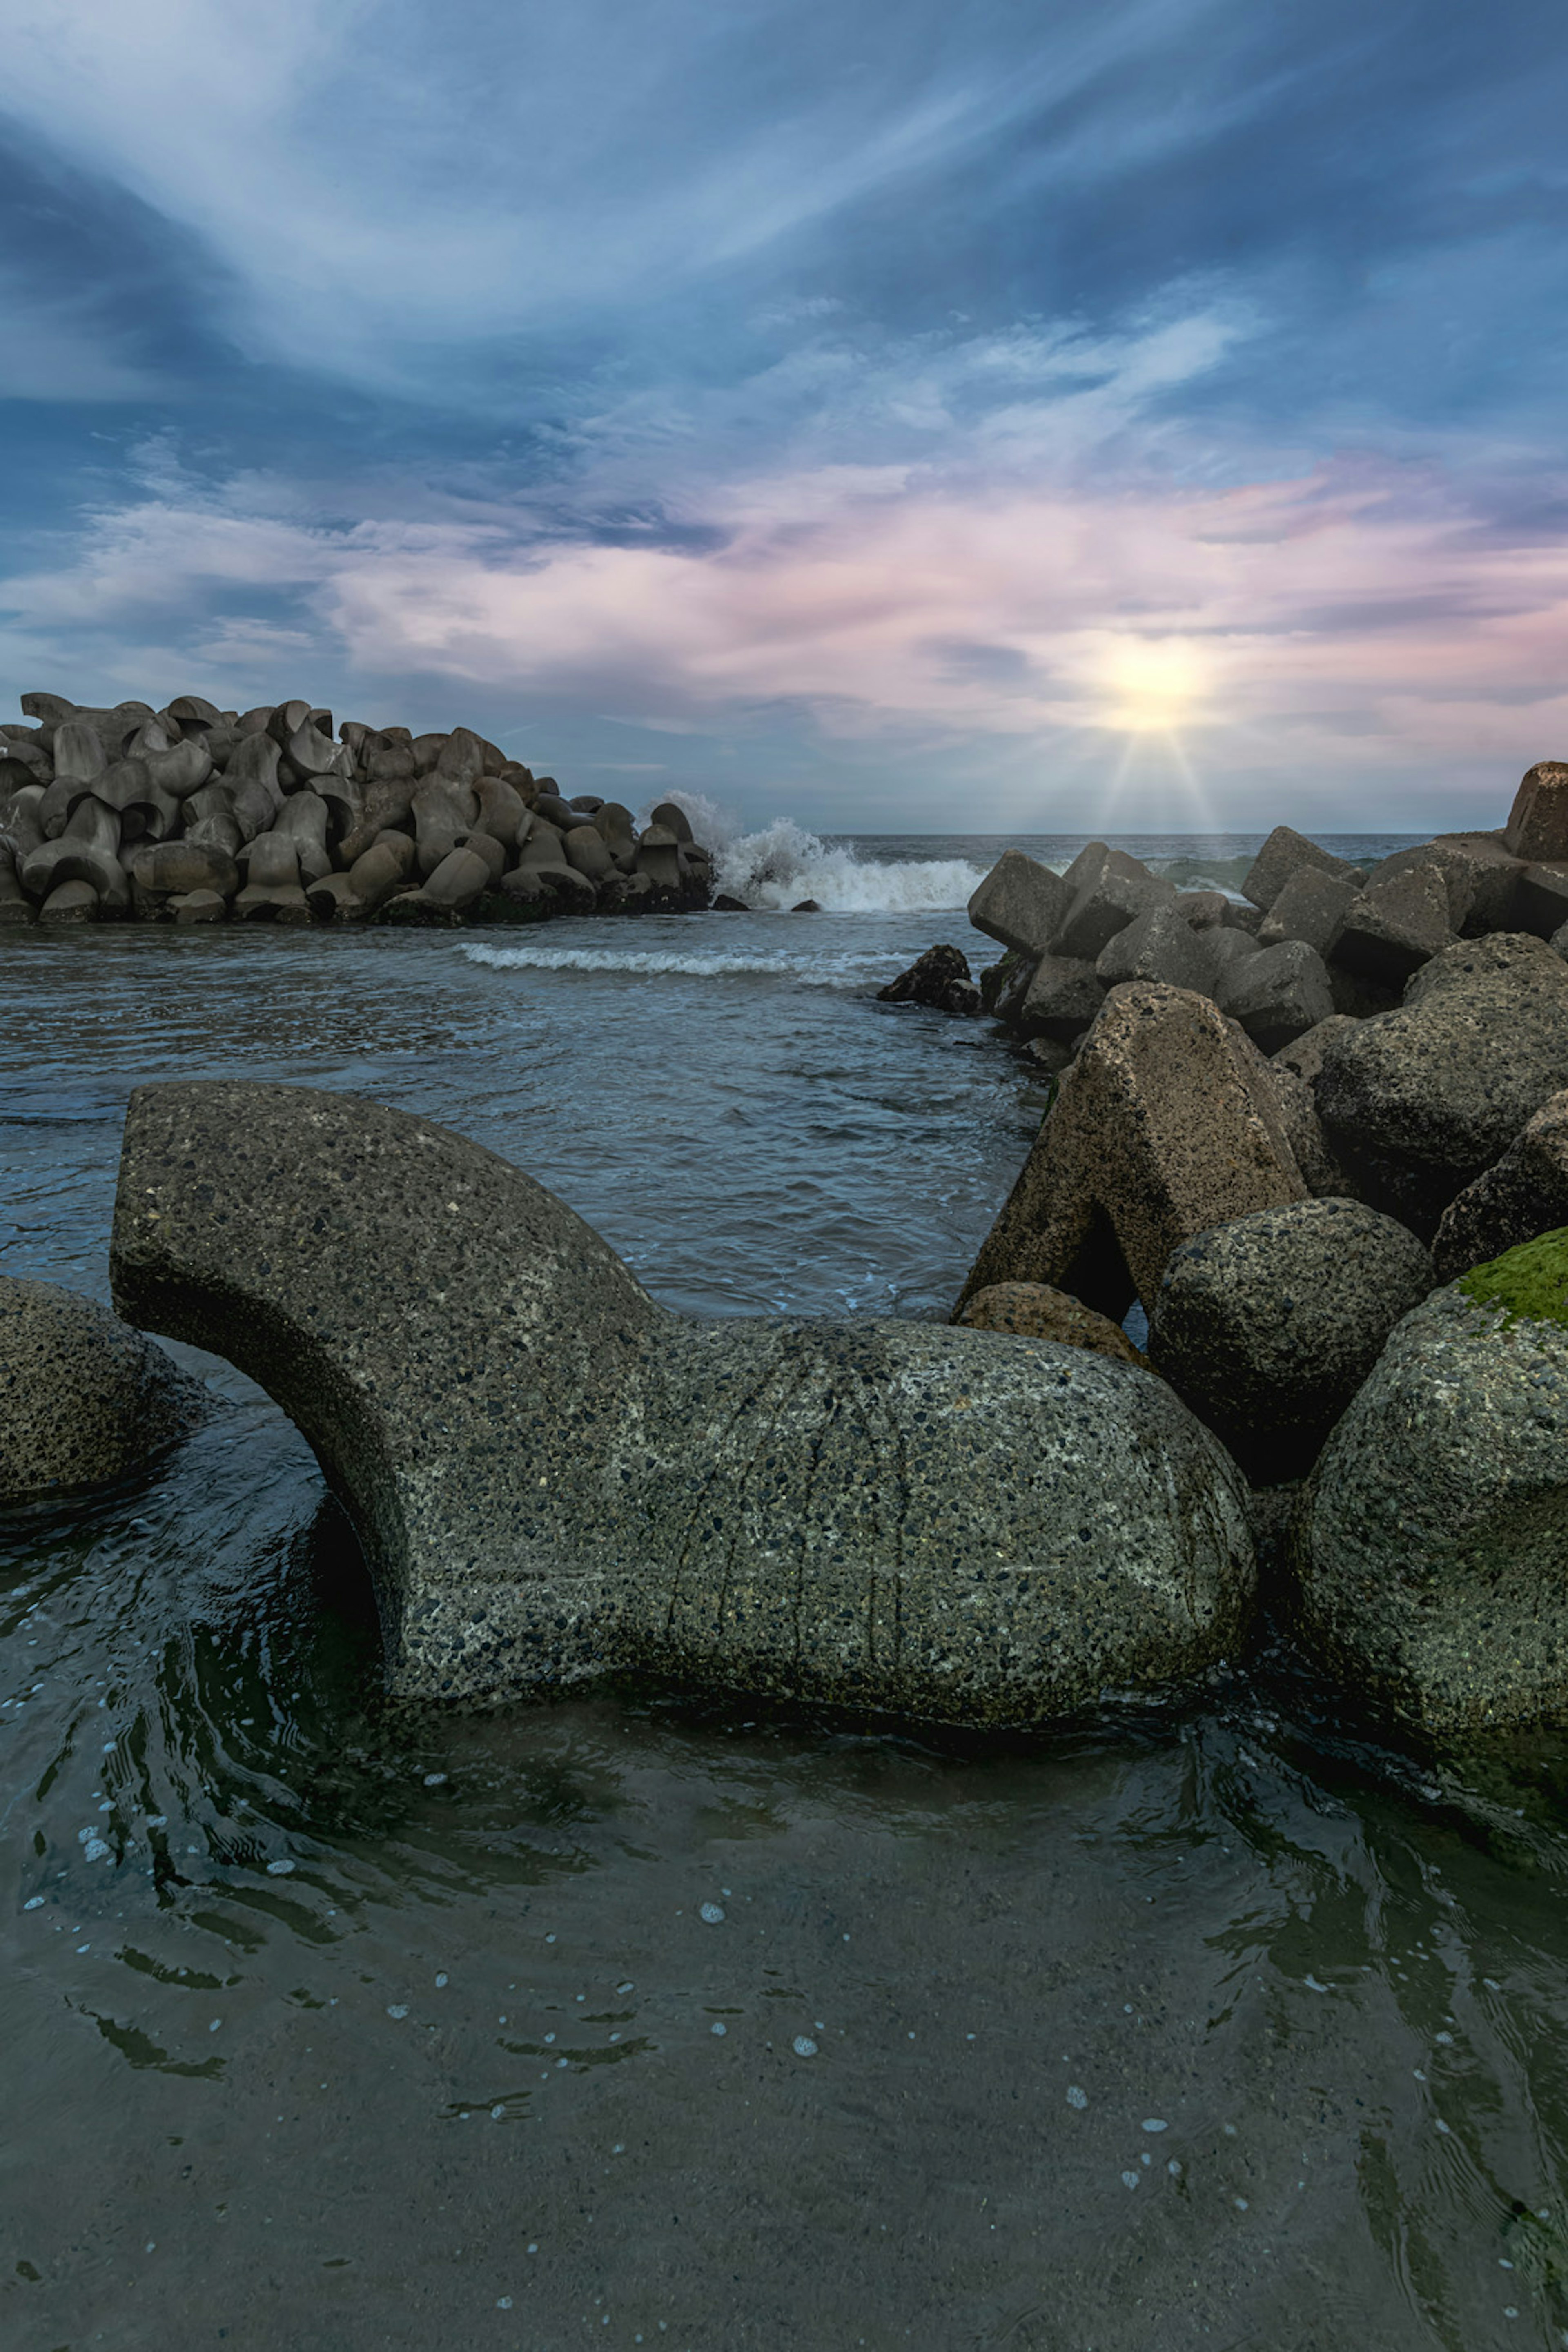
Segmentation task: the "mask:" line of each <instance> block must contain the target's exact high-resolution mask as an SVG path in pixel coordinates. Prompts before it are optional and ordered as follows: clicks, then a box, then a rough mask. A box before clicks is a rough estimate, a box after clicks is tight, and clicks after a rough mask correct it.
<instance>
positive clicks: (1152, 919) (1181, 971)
mask: <svg viewBox="0 0 1568 2352" xmlns="http://www.w3.org/2000/svg"><path fill="white" fill-rule="evenodd" d="M1213 970H1214V963H1213V959H1212V957H1211V956H1210V953H1209V950H1208V944H1207V936H1206V933H1204V932H1199V931H1196V930H1194V929H1193V926H1192V925H1191V923H1189V922H1188V920H1187V919H1186V917H1185V915H1184V912H1183V910H1182V908H1181V907H1180V905H1179V903H1178V901H1177V900H1175V899H1174V898H1172V899H1170V900H1168V901H1166V902H1165V903H1163V904H1161V905H1157V906H1153V907H1147V908H1144V910H1143V912H1142V914H1141V915H1134V916H1133V918H1132V920H1131V922H1130V923H1128V924H1127V925H1125V926H1124V928H1123V929H1121V930H1120V931H1118V932H1117V933H1116V934H1115V935H1114V937H1113V938H1111V939H1109V940H1107V941H1106V943H1105V945H1104V947H1102V948H1101V950H1100V953H1099V955H1098V956H1097V957H1096V959H1095V965H1094V971H1095V977H1096V979H1098V980H1100V981H1101V982H1103V983H1104V985H1105V986H1106V987H1107V988H1110V987H1113V986H1114V985H1115V984H1116V982H1118V981H1123V980H1163V981H1165V982H1169V984H1170V986H1171V987H1172V988H1195V989H1196V990H1197V991H1198V992H1199V993H1200V995H1205V996H1206V995H1207V994H1208V993H1209V992H1210V980H1211V976H1212V973H1213Z"/></svg>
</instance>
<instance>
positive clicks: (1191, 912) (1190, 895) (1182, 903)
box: [1171, 890, 1230, 931]
mask: <svg viewBox="0 0 1568 2352" xmlns="http://www.w3.org/2000/svg"><path fill="white" fill-rule="evenodd" d="M1171 903H1172V905H1173V907H1174V908H1175V909H1176V911H1177V913H1178V914H1179V915H1180V916H1181V918H1182V920H1183V921H1184V923H1190V924H1191V925H1192V927H1193V929H1194V931H1210V930H1214V929H1216V928H1217V927H1218V926H1219V925H1220V924H1222V923H1223V922H1224V921H1225V919H1226V909H1227V908H1228V906H1229V904H1230V901H1229V900H1228V899H1227V898H1226V895H1225V892H1224V891H1223V890H1178V891H1177V893H1176V895H1175V898H1173V900H1172V902H1171Z"/></svg>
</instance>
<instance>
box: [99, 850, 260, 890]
mask: <svg viewBox="0 0 1568 2352" xmlns="http://www.w3.org/2000/svg"><path fill="white" fill-rule="evenodd" d="M127 863H128V865H129V867H130V870H131V874H132V878H133V880H134V881H135V884H136V887H137V888H138V890H140V891H142V892H143V893H144V894H145V895H146V896H147V897H148V898H184V897H187V896H188V895H189V894H190V892H191V891H193V890H207V891H215V892H216V894H217V896H218V897H219V898H233V896H234V894H235V892H236V891H237V889H238V887H239V868H238V866H237V865H236V864H235V861H234V859H233V858H232V857H231V856H229V855H228V853H227V851H226V850H224V849H219V848H216V847H214V846H213V845H211V844H210V843H206V842H194V841H190V840H185V841H157V842H148V843H146V844H142V843H138V844H137V845H136V847H135V848H134V849H133V850H132V851H131V852H130V854H129V857H128V860H127Z"/></svg>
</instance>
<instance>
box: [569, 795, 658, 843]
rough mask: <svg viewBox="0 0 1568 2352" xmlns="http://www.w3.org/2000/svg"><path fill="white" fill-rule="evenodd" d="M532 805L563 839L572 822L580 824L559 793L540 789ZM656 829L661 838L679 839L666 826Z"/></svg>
mask: <svg viewBox="0 0 1568 2352" xmlns="http://www.w3.org/2000/svg"><path fill="white" fill-rule="evenodd" d="M533 805H534V808H535V810H536V812H537V814H538V815H539V816H540V818H541V819H542V822H543V823H544V824H552V825H553V826H554V827H555V830H556V832H557V833H558V834H560V835H561V836H562V838H563V840H564V838H565V836H566V835H567V834H569V833H570V832H571V830H572V828H573V826H574V824H581V823H582V818H581V816H580V815H579V814H578V812H577V810H576V809H574V807H573V806H572V803H571V802H570V801H563V799H562V797H561V795H560V793H557V792H548V793H547V792H541V793H540V794H539V796H538V798H537V799H536V801H535V802H534V803H533ZM652 830H653V828H652V827H651V826H650V827H649V831H650V832H651V831H652ZM658 831H659V835H660V837H661V838H668V840H669V841H671V842H675V841H677V840H678V839H679V836H678V835H676V834H674V833H670V832H669V831H668V827H667V826H663V825H661V826H660V827H659V828H658Z"/></svg>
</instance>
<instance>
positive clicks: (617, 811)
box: [594, 801, 637, 871]
mask: <svg viewBox="0 0 1568 2352" xmlns="http://www.w3.org/2000/svg"><path fill="white" fill-rule="evenodd" d="M594 824H595V830H596V831H597V832H598V833H599V834H601V835H603V837H604V840H605V845H606V846H607V847H608V849H609V851H610V854H611V856H614V857H615V858H616V862H617V864H619V865H620V866H621V867H622V870H623V871H625V870H626V869H627V868H628V867H629V866H631V864H632V862H633V860H634V858H635V857H636V855H637V833H636V830H635V828H634V826H633V824H632V813H631V811H630V809H628V808H623V807H622V805H621V803H620V802H619V801H604V802H602V803H600V805H599V806H598V807H597V808H596V809H595V811H594Z"/></svg>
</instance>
